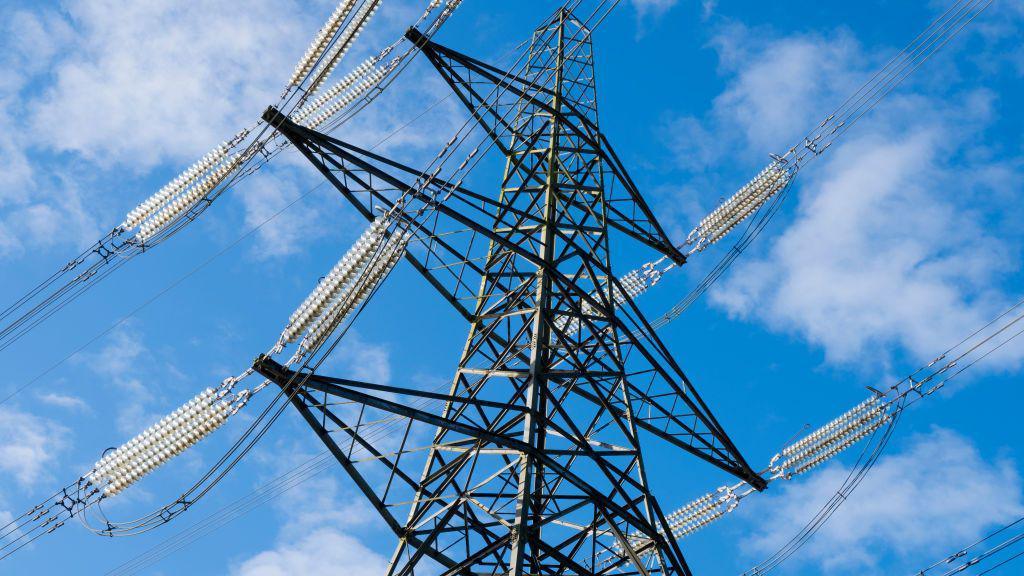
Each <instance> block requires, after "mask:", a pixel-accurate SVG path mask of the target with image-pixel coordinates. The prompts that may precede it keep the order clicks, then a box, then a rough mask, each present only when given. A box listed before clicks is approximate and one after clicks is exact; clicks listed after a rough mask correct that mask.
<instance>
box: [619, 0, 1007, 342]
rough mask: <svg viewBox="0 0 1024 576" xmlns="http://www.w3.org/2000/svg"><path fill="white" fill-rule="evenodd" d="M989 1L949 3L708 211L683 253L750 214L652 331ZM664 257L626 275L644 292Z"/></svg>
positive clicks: (718, 272) (714, 276) (693, 296)
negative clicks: (810, 167)
mask: <svg viewBox="0 0 1024 576" xmlns="http://www.w3.org/2000/svg"><path fill="white" fill-rule="evenodd" d="M992 2H993V0H957V1H956V2H954V3H953V4H952V5H951V6H950V7H949V8H948V9H947V10H946V11H945V12H943V13H942V14H941V15H940V16H939V17H938V18H936V19H935V20H934V21H932V22H931V23H930V24H929V25H928V27H927V28H925V30H924V31H922V32H921V33H920V34H918V35H917V37H915V38H914V39H913V40H912V41H911V42H910V43H909V44H908V45H907V46H906V47H904V48H903V49H902V50H900V51H899V52H898V53H897V54H896V55H895V56H893V57H892V59H890V60H889V61H888V62H887V63H886V64H885V65H884V66H883V67H882V68H881V69H880V70H878V72H876V73H875V74H874V75H873V76H871V78H869V79H868V80H867V81H866V82H865V83H864V84H863V85H861V87H860V88H858V89H857V91H855V92H854V93H853V94H852V95H851V96H850V97H849V98H847V99H846V100H845V101H843V103H842V104H840V105H839V107H838V108H836V109H835V110H834V111H833V112H832V113H831V114H829V115H828V116H827V117H826V118H825V120H823V121H822V122H821V123H820V124H819V125H818V126H816V127H815V128H814V129H813V130H811V131H809V132H808V133H807V134H806V135H805V136H804V137H803V138H802V139H801V142H800V143H799V144H796V145H794V146H793V147H791V148H790V149H789V150H788V151H787V152H786V153H785V154H783V155H781V156H775V155H773V156H772V161H771V163H769V165H768V166H767V167H766V168H765V169H764V170H762V172H761V173H760V174H758V176H757V177H755V178H754V180H752V181H751V182H750V183H748V184H747V185H745V186H744V187H743V188H741V189H740V190H739V191H738V192H736V193H735V194H734V195H733V196H732V197H730V198H729V199H728V200H726V201H725V202H723V203H722V204H721V205H720V206H719V207H718V208H717V209H715V210H714V211H712V212H711V213H710V214H708V216H706V217H705V218H704V219H703V220H702V221H701V223H700V224H699V225H698V226H697V227H696V228H694V230H693V231H692V232H690V234H689V235H688V237H687V239H686V241H685V242H683V243H682V244H680V245H679V248H680V249H683V250H686V251H688V252H689V253H690V254H691V255H692V254H695V253H698V252H701V251H703V250H705V249H706V248H708V247H709V246H711V245H712V244H715V243H717V242H718V241H719V240H720V239H721V238H723V237H724V236H725V235H726V234H727V233H728V232H729V231H731V230H732V229H733V228H735V227H737V226H739V225H740V224H742V223H743V222H744V221H745V220H747V219H748V217H750V218H749V221H747V222H746V225H745V227H744V229H743V233H742V234H741V235H740V236H739V237H738V238H737V240H736V242H735V243H733V245H732V246H731V247H730V248H729V250H728V251H727V252H726V253H725V254H724V255H723V256H722V257H721V258H720V259H719V261H718V262H717V263H716V264H715V266H714V267H712V269H711V270H710V271H709V272H708V273H707V274H706V275H705V277H704V278H703V279H702V280H701V281H700V282H699V283H698V284H697V285H696V286H695V287H694V288H693V289H692V290H691V291H690V292H689V293H687V294H686V296H684V297H683V298H682V299H681V300H679V301H678V302H677V303H676V304H675V305H673V306H672V307H671V308H670V309H669V310H667V311H666V312H665V313H663V314H662V315H661V316H659V317H658V318H655V319H654V320H652V321H651V326H652V327H653V328H655V329H658V328H661V327H663V326H665V325H666V324H668V323H669V322H671V321H672V320H674V319H675V318H677V317H679V315H680V314H682V313H683V311H684V310H686V309H687V308H689V306H690V305H691V304H693V302H694V301H696V300H697V298H699V297H700V296H701V295H702V294H703V293H704V292H705V291H707V289H708V288H709V287H711V285H712V284H714V283H715V282H716V281H717V280H718V279H719V278H720V277H721V276H722V275H723V274H724V273H725V272H726V270H728V269H729V267H730V266H731V265H732V263H733V262H735V260H736V259H737V258H738V257H739V256H740V255H741V254H742V253H743V252H744V250H746V248H747V247H748V246H749V245H750V244H751V243H752V242H753V241H754V240H756V239H757V237H758V235H760V233H761V232H762V231H763V230H764V228H765V227H766V226H767V225H768V223H769V222H770V221H771V219H772V218H773V217H774V216H775V215H776V214H777V213H778V211H779V209H780V208H781V207H782V203H783V201H784V200H785V198H786V196H787V194H788V193H789V190H790V188H791V186H792V183H793V180H794V179H795V177H796V175H797V173H798V172H799V171H800V169H801V168H802V167H803V166H804V165H805V164H806V163H807V162H809V161H811V160H813V159H814V158H817V157H818V156H821V155H822V154H824V153H825V151H826V150H828V149H829V148H830V147H831V146H832V145H833V144H834V143H835V142H836V140H838V139H839V137H840V136H842V135H843V134H845V133H846V131H847V130H849V129H850V128H851V127H853V125H854V124H856V123H857V122H858V121H859V120H860V119H861V118H863V117H864V115H866V114H867V113H868V112H870V111H871V110H873V109H874V108H875V107H877V106H878V104H879V103H880V102H881V101H882V100H883V99H884V98H885V97H886V96H888V95H889V94H891V93H892V92H893V90H895V89H896V88H897V87H898V86H899V85H900V84H902V83H903V81H904V80H906V78H907V77H908V76H910V74H912V73H913V72H914V71H916V70H917V69H918V68H920V67H921V66H922V65H923V64H924V63H925V62H927V61H928V60H930V59H931V58H932V57H933V56H934V55H935V53H936V52H938V51H939V50H940V49H941V48H943V47H944V46H946V44H948V43H949V42H950V41H951V40H952V39H953V38H955V37H956V36H957V35H958V34H959V33H960V32H961V31H963V29H964V28H965V27H967V25H968V24H970V23H971V22H973V21H974V20H975V19H976V18H977V17H978V16H979V15H980V14H981V13H982V12H984V11H985V9H986V8H988V7H989V6H990V5H991V4H992ZM664 261H665V259H664V258H662V259H659V260H657V261H654V262H650V263H648V264H645V265H644V266H642V267H641V268H640V269H638V270H636V271H634V272H632V273H631V274H634V275H636V276H637V277H639V278H642V279H643V280H644V291H646V289H649V288H650V287H651V286H653V285H654V284H655V283H657V282H658V281H659V280H660V279H661V276H662V275H663V274H664V273H666V272H668V271H669V270H671V269H673V268H675V267H676V264H674V263H669V264H668V265H664V267H661V266H662V265H663V264H664ZM640 293H642V291H641V292H640Z"/></svg>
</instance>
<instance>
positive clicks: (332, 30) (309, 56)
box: [288, 0, 356, 86]
mask: <svg viewBox="0 0 1024 576" xmlns="http://www.w3.org/2000/svg"><path fill="white" fill-rule="evenodd" d="M355 3H356V0H342V1H341V2H340V3H339V4H338V7H337V8H335V9H334V12H333V13H332V14H331V16H330V18H328V19H327V22H325V23H324V25H323V27H322V28H320V31H319V32H318V33H317V35H316V36H315V37H314V38H313V42H312V43H310V45H309V48H307V49H306V53H305V54H304V55H303V56H302V58H301V59H300V60H299V63H298V64H296V65H295V71H294V72H292V77H291V79H290V80H289V81H288V84H289V85H291V86H298V85H299V84H302V81H303V80H304V79H305V78H306V75H307V74H309V71H310V70H312V69H313V64H314V63H315V62H316V61H317V60H318V59H319V58H320V55H321V54H323V53H324V50H326V49H327V45H328V44H330V42H331V38H333V37H334V35H335V34H337V32H338V29H339V28H341V24H342V22H344V21H345V17H346V16H348V13H349V12H351V11H352V6H354V5H355Z"/></svg>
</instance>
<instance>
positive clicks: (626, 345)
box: [255, 10, 764, 575]
mask: <svg viewBox="0 0 1024 576" xmlns="http://www.w3.org/2000/svg"><path fill="white" fill-rule="evenodd" d="M409 34H410V38H412V39H413V40H414V41H416V42H417V43H418V44H419V45H420V47H421V49H422V53H423V54H425V55H426V57H427V58H428V59H429V60H430V61H431V62H432V63H433V64H434V66H435V67H436V68H437V69H438V71H439V72H440V73H441V75H442V77H443V78H445V80H446V81H447V82H448V83H449V84H450V85H451V87H452V88H453V90H455V92H456V94H458V95H459V98H460V99H461V100H462V101H463V102H464V104H465V105H466V106H467V108H469V109H470V111H471V113H472V114H473V115H474V117H475V118H476V119H477V120H478V121H479V123H480V125H481V126H482V127H483V128H484V129H485V130H486V131H487V133H488V134H489V135H490V137H491V138H492V140H493V143H494V144H495V145H496V147H497V148H498V150H500V151H501V153H502V154H503V155H504V157H505V160H506V168H505V175H504V178H503V180H502V185H501V189H500V192H499V194H498V196H497V198H493V197H490V196H487V195H483V194H479V193H476V192H473V191H471V190H469V189H468V188H466V187H465V186H463V185H462V184H461V183H460V182H454V183H453V182H449V181H446V180H444V179H441V178H439V177H437V175H436V174H435V175H433V176H425V175H424V174H423V173H422V172H420V171H418V170H415V169H413V168H410V167H408V166H405V165H403V164H401V163H399V162H396V161H394V160H391V159H388V158H385V157H383V156H380V155H377V154H373V153H371V152H369V151H366V150H362V149H360V148H358V147H356V146H353V145H351V144H348V143H345V142H342V141H340V140H337V139H334V138H331V137H328V136H326V135H323V134H320V133H317V132H315V131H312V130H309V129H306V128H303V127H301V126H299V125H297V124H295V123H293V122H291V121H290V120H289V119H288V118H287V117H285V116H283V115H281V114H280V113H278V112H277V111H275V110H273V109H270V110H268V112H267V113H266V115H265V118H266V119H267V120H268V121H269V122H270V123H271V124H273V125H274V126H275V127H277V129H278V130H279V131H280V132H281V133H282V134H283V135H284V136H285V137H287V138H288V139H289V140H290V141H291V142H292V143H293V144H294V145H295V146H296V148H297V149H298V150H300V151H301V152H302V153H303V154H304V155H305V156H306V158H307V159H308V160H309V161H310V162H311V163H312V164H313V165H314V166H316V167H317V169H319V170H320V172H321V173H322V174H323V175H324V176H325V177H326V178H327V179H328V180H329V181H330V182H331V183H332V184H333V185H334V187H335V188H337V189H338V191H339V192H341V193H342V194H343V195H344V196H345V197H346V198H347V199H348V200H349V201H350V202H351V203H352V204H353V205H354V206H355V207H356V208H357V210H359V211H360V212H361V213H362V214H363V215H364V216H365V217H367V218H368V219H369V218H372V217H373V215H374V212H375V211H376V210H378V209H390V208H392V207H393V206H394V205H395V202H396V201H397V200H398V198H399V197H400V196H401V198H402V200H401V204H400V210H399V214H400V217H402V218H404V219H405V220H406V223H407V224H408V225H409V227H410V229H411V230H412V232H413V234H414V242H415V245H411V246H410V249H409V250H408V252H407V253H406V255H405V258H406V260H407V261H408V262H409V263H410V264H411V265H412V266H413V267H414V268H415V269H416V270H417V271H418V272H419V273H420V274H422V275H423V276H424V277H425V278H426V279H427V281H428V282H429V283H430V285H431V286H433V287H434V289H435V290H437V291H438V292H439V293H440V294H441V295H442V296H443V297H444V298H445V300H446V301H448V302H449V303H450V304H451V305H452V306H453V308H454V309H455V310H456V311H458V312H459V313H460V314H461V315H462V316H463V317H464V318H466V319H467V320H468V322H469V324H470V330H469V337H468V339H467V342H466V346H465V348H464V350H463V353H462V358H461V360H460V361H459V365H458V369H457V371H456V375H455V378H454V381H453V383H452V385H451V388H450V391H449V392H448V393H447V394H436V393H428V392H424V391H422V390H417V389H415V388H412V387H402V386H385V385H382V384H377V383H367V382H359V381H355V380H349V379H343V378H332V377H326V376H322V375H319V374H309V373H302V374H296V373H295V372H293V371H291V370H290V369H287V368H285V367H283V366H281V365H280V364H277V363H276V362H274V361H273V360H271V359H269V358H266V357H261V358H259V359H258V360H257V362H256V363H255V367H256V369H257V370H258V371H259V372H260V373H262V374H263V375H265V376H266V377H268V378H270V379H271V380H273V381H274V382H276V383H278V384H279V385H281V386H282V387H285V388H287V389H288V391H289V392H293V393H294V396H293V400H292V402H293V404H294V406H295V408H296V409H297V410H298V411H299V413H300V414H302V416H303V418H304V419H305V420H306V422H307V423H308V424H309V426H310V427H311V428H313V430H314V431H315V432H316V433H317V435H318V436H319V437H320V439H321V441H323V443H324V444H325V445H326V446H327V447H328V448H329V449H330V451H331V452H332V454H333V455H334V456H335V458H336V459H337V460H338V461H339V463H340V464H341V465H342V466H343V467H344V468H345V470H346V472H347V473H348V474H349V475H350V476H351V477H352V478H353V480H354V481H355V484H356V485H357V486H358V488H359V489H360V490H361V491H362V492H363V494H364V495H365V496H366V498H367V499H368V500H369V502H370V503H371V504H372V505H373V506H374V507H375V508H376V509H377V510H378V511H379V512H380V514H381V516H382V517H383V518H384V521H385V522H386V523H387V525H388V526H389V527H390V528H391V529H392V530H393V531H394V532H395V534H396V535H397V536H398V539H399V543H398V546H397V548H396V550H395V553H394V555H393V557H392V560H391V564H390V568H389V574H395V575H406V574H414V573H415V568H416V567H417V566H419V565H422V564H423V563H424V562H428V563H436V564H439V565H440V566H441V567H442V571H443V573H445V574H497V573H501V574H515V575H519V574H689V573H690V572H689V569H688V568H687V566H686V563H685V561H684V559H683V555H682V553H681V551H680V550H679V548H678V546H677V544H676V543H675V541H674V540H672V539H670V538H665V537H664V536H663V534H668V533H670V530H669V529H668V525H667V523H666V520H665V518H664V515H663V513H662V510H661V508H660V506H659V505H658V502H657V500H656V499H655V498H654V496H653V495H652V494H651V493H650V491H649V489H648V487H647V481H646V477H645V471H644V465H643V458H642V452H641V436H648V437H652V438H658V439H660V440H661V441H665V442H668V443H669V444H670V445H672V446H675V447H678V448H680V449H682V450H684V451H685V452H687V453H689V454H692V455H694V456H697V457H698V458H701V459H702V460H704V461H707V462H709V463H711V464H713V465H715V466H717V467H719V468H721V469H723V470H725V471H727V472H729V473H730V474H733V475H735V476H737V477H739V478H742V479H744V480H746V481H747V482H749V483H751V484H752V485H754V486H755V487H763V486H764V480H763V479H762V478H760V477H759V476H758V475H757V474H756V473H755V472H754V471H753V470H752V469H751V468H750V467H749V466H748V465H747V463H746V461H745V460H744V459H743V457H742V456H741V455H740V453H739V451H738V450H737V449H736V447H735V446H734V445H733V444H732V442H731V441H730V440H729V438H728V436H727V435H726V434H725V432H724V430H723V429H722V428H721V426H720V425H719V424H718V422H717V421H716V420H715V418H714V416H713V415H712V414H711V412H710V410H709V409H708V408H707V406H706V405H705V404H704V403H703V401H701V399H700V397H699V396H698V395H697V392H696V390H695V389H694V388H693V386H692V385H691V383H690V381H689V380H688V379H687V377H686V375H685V374H684V373H683V372H682V370H681V369H680V368H679V366H678V365H677V364H676V362H675V360H674V359H673V358H672V356H671V354H670V353H669V352H668V350H667V348H666V347H665V346H664V344H663V343H662V342H661V341H660V339H658V337H657V336H656V335H655V334H654V331H653V330H651V329H650V326H649V325H648V324H647V321H646V319H645V318H644V317H643V315H642V314H641V313H640V311H639V310H638V309H637V308H636V306H635V305H634V304H633V302H632V301H631V300H629V299H628V298H625V299H624V300H623V302H622V303H618V302H616V300H615V298H613V297H612V296H611V295H612V294H625V292H624V291H623V289H622V287H621V286H619V285H618V281H617V280H616V277H615V275H614V274H613V272H612V267H611V263H610V258H609V248H608V247H609V234H610V229H611V230H615V231H618V232H621V233H623V234H625V235H626V236H628V237H631V238H633V239H635V240H637V241H639V242H641V243H643V244H645V245H647V246H649V247H652V248H654V249H656V250H658V251H659V252H661V253H663V254H666V255H668V256H670V257H672V258H673V259H674V260H676V261H679V262H682V261H683V259H684V258H683V256H682V255H681V254H679V253H678V251H676V250H675V248H673V246H672V243H671V242H670V241H669V240H668V238H667V236H666V235H665V234H664V232H663V230H662V228H661V226H660V225H659V224H658V222H657V220H656V218H655V217H654V216H653V214H652V213H651V211H650V209H649V208H648V207H647V205H646V204H645V203H644V202H643V199H642V198H641V196H640V194H639V193H638V192H637V190H636V187H635V186H634V185H633V184H632V180H630V179H629V176H628V174H627V173H626V171H625V169H624V168H623V167H622V165H621V163H620V162H619V161H618V159H617V157H616V156H615V155H614V152H613V151H612V149H611V147H610V146H609V145H608V143H607V140H606V139H605V138H604V136H603V135H602V134H601V133H600V131H599V129H598V124H597V105H596V96H595V84H594V73H593V53H592V47H591V42H590V35H589V31H588V30H587V29H586V28H585V27H583V26H582V24H580V23H579V22H578V21H577V20H576V19H575V18H574V17H573V15H572V14H571V13H569V12H567V11H564V10H560V11H558V12H556V13H555V14H554V15H553V16H552V17H551V18H549V19H548V20H547V21H546V22H545V23H544V25H542V26H541V27H540V28H538V29H537V30H536V32H535V33H534V37H533V40H532V43H531V47H530V54H529V60H528V62H527V65H526V67H525V70H524V72H523V73H522V74H520V75H515V74H511V73H509V72H506V71H502V70H499V69H497V68H494V67H492V66H489V65H486V64H483V63H481V62H479V61H476V60H474V59H472V58H469V57H467V56H465V55H462V54H460V53H458V52H455V51H453V50H450V49H448V48H444V47H442V46H439V45H437V44H435V43H433V42H430V41H427V40H425V39H424V38H422V36H419V35H418V33H417V32H416V31H414V30H413V31H410V33H409ZM485 94H486V95H485ZM608 176H610V178H607V177H608ZM612 181H614V182H617V183H618V184H619V186H620V187H621V188H622V189H623V190H624V191H625V192H624V194H621V195H620V196H621V197H614V198H613V195H612V194H611V193H610V192H609V191H608V190H609V189H610V188H611V187H612V186H613V184H612ZM296 383H301V384H296ZM296 387H297V388H296ZM431 404H433V405H435V406H438V408H436V409H430V408H428V406H430V405H431ZM396 419H400V421H401V423H402V426H401V430H399V431H398V432H397V433H395V434H392V435H390V436H389V437H387V438H383V439H381V438H375V437H373V436H372V435H371V431H376V430H378V429H379V427H377V426H375V425H376V424H379V423H380V422H382V421H394V420H396ZM357 450H360V451H365V453H364V454H369V456H365V455H364V456H361V457H360V458H358V459H357V458H355V456H354V454H356V451H357ZM630 536H633V537H634V538H636V537H639V539H638V540H637V539H634V540H633V542H636V541H642V542H644V544H643V545H642V547H641V548H639V549H635V550H634V546H631V545H630ZM609 557H610V558H612V560H611V561H607V560H604V561H603V560H602V559H607V558H609Z"/></svg>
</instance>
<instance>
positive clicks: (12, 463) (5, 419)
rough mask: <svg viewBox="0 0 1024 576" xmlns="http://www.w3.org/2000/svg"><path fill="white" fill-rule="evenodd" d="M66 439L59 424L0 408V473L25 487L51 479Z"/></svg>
mask: <svg viewBox="0 0 1024 576" xmlns="http://www.w3.org/2000/svg"><path fill="white" fill-rule="evenodd" d="M67 438H68V429H67V428H65V427H64V426H61V425H60V424H57V423H56V422H52V421H50V420H47V419H45V418H40V417H38V416H35V415H33V414H29V413H27V412H22V411H19V410H16V409H13V408H8V407H4V406H0V471H3V472H4V473H5V474H6V475H8V476H10V477H11V478H13V479H14V480H15V481H16V482H17V483H18V484H19V485H21V486H22V487H24V488H31V487H33V486H35V485H36V484H37V483H39V482H40V481H46V480H49V479H50V478H51V476H52V474H51V471H52V469H53V466H54V463H55V462H56V461H57V456H58V455H59V454H60V452H62V451H63V450H64V449H65V448H67V446H68V439H67Z"/></svg>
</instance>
